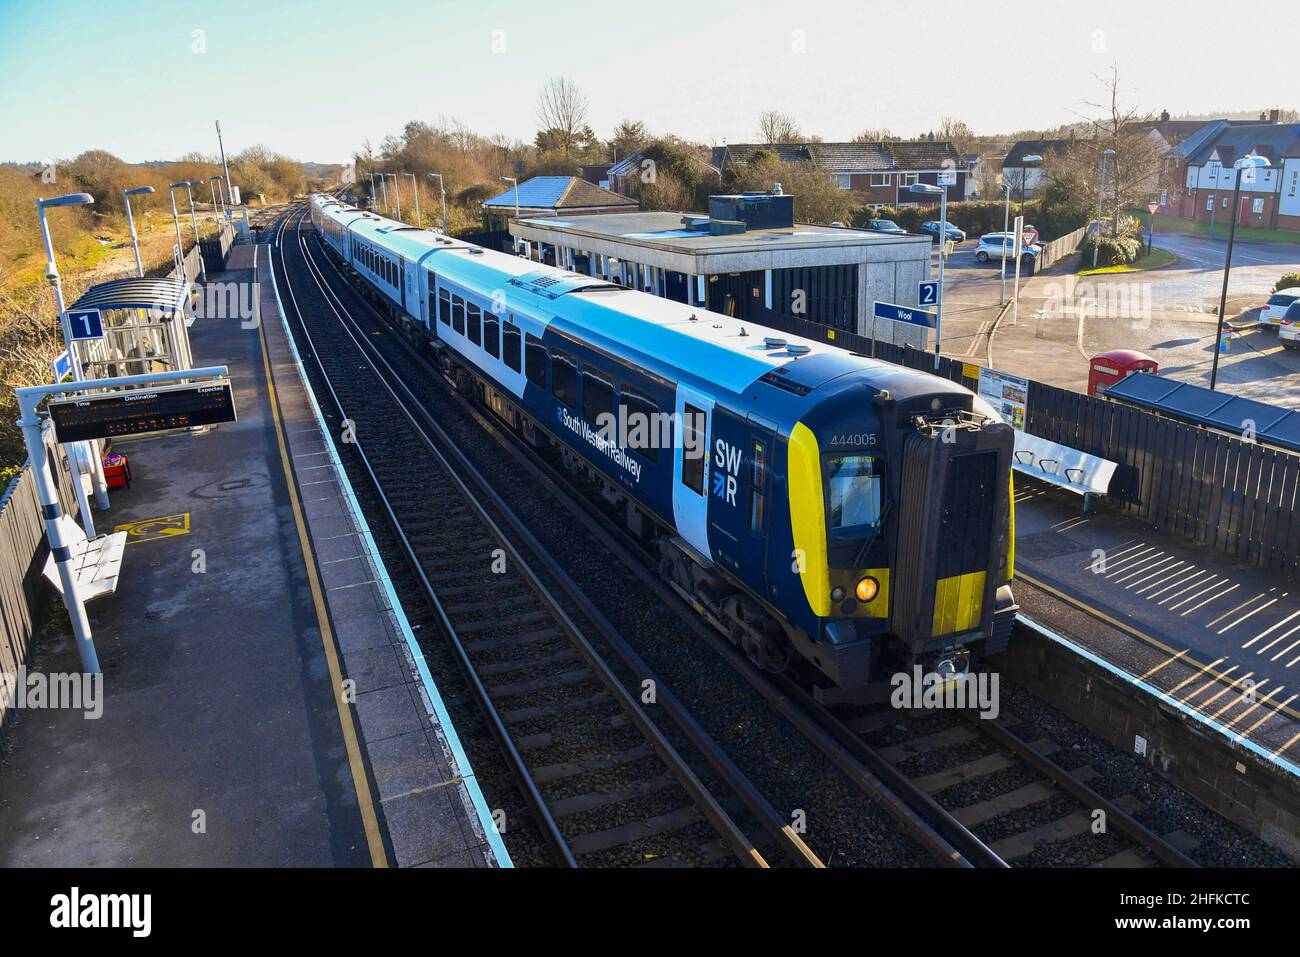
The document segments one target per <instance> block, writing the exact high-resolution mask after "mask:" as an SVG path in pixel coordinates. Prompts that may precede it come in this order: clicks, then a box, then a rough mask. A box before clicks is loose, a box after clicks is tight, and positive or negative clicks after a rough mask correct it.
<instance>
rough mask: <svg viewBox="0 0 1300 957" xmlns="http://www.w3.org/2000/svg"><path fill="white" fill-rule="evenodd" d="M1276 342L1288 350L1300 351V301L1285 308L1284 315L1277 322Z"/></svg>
mask: <svg viewBox="0 0 1300 957" xmlns="http://www.w3.org/2000/svg"><path fill="white" fill-rule="evenodd" d="M1297 291H1298V292H1300V290H1297ZM1277 341H1278V342H1280V343H1282V345H1283V346H1285V347H1286V348H1288V349H1300V299H1297V300H1296V301H1295V302H1293V303H1291V305H1289V306H1287V307H1286V315H1284V316H1283V317H1282V318H1281V319H1280V320H1278V324H1277Z"/></svg>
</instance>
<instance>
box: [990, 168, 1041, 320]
mask: <svg viewBox="0 0 1300 957" xmlns="http://www.w3.org/2000/svg"><path fill="white" fill-rule="evenodd" d="M1042 161H1043V158H1042V157H1041V156H1039V155H1038V154H1037V153H1030V154H1029V155H1028V156H1022V157H1021V158H1020V162H1021V163H1022V164H1024V163H1041V162H1042ZM1002 188H1003V189H1005V190H1006V191H1007V207H1006V210H1005V211H1004V212H1003V214H1002V277H1001V290H1002V291H1001V293H1000V298H1001V300H1002V303H1001V304H1002V305H1004V306H1005V305H1006V304H1007V239H1008V233H1010V232H1011V190H1012V189H1014V188H1015V187H1014V186H1012V185H1011V184H1010V183H1008V182H1007V181H1006V180H1005V179H1004V180H1003V181H1002ZM1020 201H1021V202H1022V203H1023V202H1024V201H1025V170H1024V166H1023V165H1022V166H1021V168H1020Z"/></svg>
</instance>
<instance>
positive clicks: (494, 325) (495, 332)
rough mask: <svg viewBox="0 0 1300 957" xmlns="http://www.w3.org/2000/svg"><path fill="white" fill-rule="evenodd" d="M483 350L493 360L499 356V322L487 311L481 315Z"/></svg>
mask: <svg viewBox="0 0 1300 957" xmlns="http://www.w3.org/2000/svg"><path fill="white" fill-rule="evenodd" d="M483 348H484V349H486V350H487V354H488V355H490V356H491V357H492V358H493V359H497V358H500V356H501V320H500V319H498V318H497V317H496V315H495V314H494V313H493V312H492V311H491V310H489V311H488V312H485V313H483Z"/></svg>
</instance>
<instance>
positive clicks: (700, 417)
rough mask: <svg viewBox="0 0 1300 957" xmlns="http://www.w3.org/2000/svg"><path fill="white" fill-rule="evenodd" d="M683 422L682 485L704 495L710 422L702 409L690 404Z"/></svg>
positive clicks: (686, 407)
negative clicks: (705, 462)
mask: <svg viewBox="0 0 1300 957" xmlns="http://www.w3.org/2000/svg"><path fill="white" fill-rule="evenodd" d="M683 411H684V414H683V419H684V420H685V421H683V422H682V484H683V485H685V486H686V487H687V488H688V489H690V490H691V491H692V492H695V493H697V494H699V495H703V494H704V460H705V457H706V456H707V455H708V454H709V450H708V448H707V447H706V446H707V445H708V420H707V419H706V418H705V414H704V412H703V411H702V410H701V409H697V408H695V406H693V405H691V404H690V403H689V402H688V403H686V405H685V407H684V410H683Z"/></svg>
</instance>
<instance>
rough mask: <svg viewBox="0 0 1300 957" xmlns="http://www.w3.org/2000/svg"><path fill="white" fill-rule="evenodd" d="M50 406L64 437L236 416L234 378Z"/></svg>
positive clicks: (78, 439)
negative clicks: (232, 379) (232, 384)
mask: <svg viewBox="0 0 1300 957" xmlns="http://www.w3.org/2000/svg"><path fill="white" fill-rule="evenodd" d="M47 408H48V409H49V413H50V419H51V420H52V421H53V422H54V434H55V437H56V438H57V439H58V440H59V441H60V442H83V441H85V440H87V439H108V438H122V437H123V436H127V435H144V434H147V433H149V432H166V431H168V430H169V429H188V428H191V427H193V426H198V425H216V424H218V423H220V422H234V421H235V420H236V415H235V396H234V392H233V391H232V390H231V388H230V380H229V379H216V380H212V381H208V382H202V383H187V384H182V385H173V386H161V387H159V388H156V389H132V390H130V391H127V392H109V393H106V394H104V395H92V396H82V397H79V398H75V399H64V400H61V401H58V402H51V403H50V404H49V406H48V407H47Z"/></svg>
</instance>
